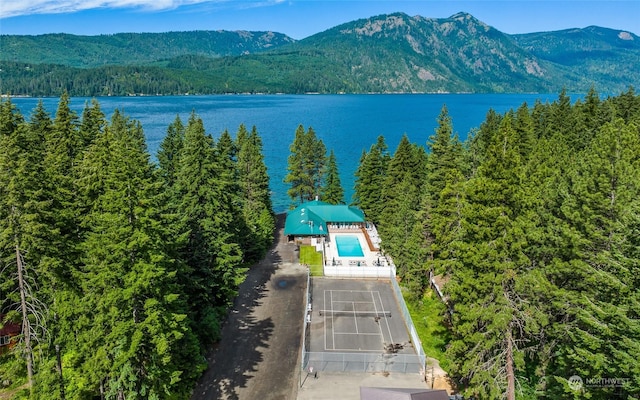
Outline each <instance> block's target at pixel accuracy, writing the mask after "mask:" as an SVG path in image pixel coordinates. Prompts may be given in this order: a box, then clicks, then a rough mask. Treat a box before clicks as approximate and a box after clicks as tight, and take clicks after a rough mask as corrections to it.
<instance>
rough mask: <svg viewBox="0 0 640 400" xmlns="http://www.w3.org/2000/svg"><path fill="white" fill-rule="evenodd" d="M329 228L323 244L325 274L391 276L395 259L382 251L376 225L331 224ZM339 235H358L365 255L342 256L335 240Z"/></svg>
mask: <svg viewBox="0 0 640 400" xmlns="http://www.w3.org/2000/svg"><path fill="white" fill-rule="evenodd" d="M327 229H328V232H329V238H328V239H327V240H325V241H324V244H323V247H324V264H325V275H327V276H361V277H367V276H370V277H389V276H390V275H391V272H392V271H391V269H395V267H394V265H393V261H392V260H391V259H390V258H389V257H388V256H386V255H384V254H383V253H382V252H381V251H380V238H379V236H378V232H377V231H376V229H375V227H373V226H369V227H368V228H362V227H359V226H347V227H344V226H343V227H335V226H333V225H329V226H327ZM337 236H355V237H357V238H358V241H359V242H360V247H361V248H362V252H363V256H361V257H358V256H347V257H341V256H340V254H339V253H338V248H337V246H336V241H335V238H336V237H337ZM394 272H395V271H394Z"/></svg>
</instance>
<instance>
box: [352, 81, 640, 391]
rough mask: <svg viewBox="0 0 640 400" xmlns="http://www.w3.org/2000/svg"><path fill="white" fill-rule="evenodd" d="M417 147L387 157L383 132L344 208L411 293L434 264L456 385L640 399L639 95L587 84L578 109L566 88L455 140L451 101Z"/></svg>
mask: <svg viewBox="0 0 640 400" xmlns="http://www.w3.org/2000/svg"><path fill="white" fill-rule="evenodd" d="M426 144H427V146H426V149H425V148H424V147H423V146H421V145H417V144H412V143H409V141H408V139H407V138H406V137H404V138H403V139H402V140H401V141H400V143H399V145H398V147H397V148H396V150H395V152H394V153H393V154H391V153H390V152H389V151H388V149H387V146H386V144H385V142H384V137H380V138H378V141H377V143H375V144H373V145H372V146H371V148H370V149H369V150H368V151H365V152H364V153H363V154H362V157H361V160H360V164H359V167H358V169H357V171H356V183H355V195H354V203H355V204H356V205H358V206H360V207H361V208H362V209H363V210H364V211H365V214H366V215H367V217H368V218H369V219H370V220H372V221H374V222H375V223H377V224H378V228H379V232H380V235H381V238H382V244H383V247H384V249H385V250H386V251H387V252H388V253H390V254H391V255H392V256H393V258H394V260H395V263H396V265H397V266H398V275H399V276H400V278H401V279H402V283H403V285H404V286H405V287H407V288H408V289H410V291H411V293H413V295H414V296H415V297H416V298H420V297H421V296H422V294H423V293H424V291H425V290H427V289H428V286H429V281H428V278H429V273H430V272H431V273H433V274H435V275H440V276H442V277H443V280H444V281H445V282H447V283H446V284H445V286H444V294H445V299H446V302H447V304H448V308H449V312H447V313H446V315H445V316H444V317H445V318H446V320H447V321H448V324H449V330H450V334H451V339H450V341H449V342H448V344H447V349H446V353H445V354H446V357H447V358H448V360H447V361H448V362H447V364H448V365H449V366H450V371H449V373H450V375H451V377H452V378H453V379H454V381H455V382H456V384H457V385H458V387H459V388H460V389H461V390H462V391H463V392H464V393H465V394H466V395H468V396H471V397H473V398H478V399H501V398H507V399H515V398H519V399H534V398H553V399H559V398H566V399H568V398H571V399H574V398H575V399H578V398H591V399H612V398H620V399H623V398H624V399H632V398H638V396H640V362H638V360H640V347H639V346H638V344H639V343H640V252H639V251H638V249H639V248H640V247H639V245H640V229H639V227H640V212H639V211H640V96H638V95H636V94H635V93H634V90H633V89H629V90H628V91H626V92H624V93H622V94H620V95H618V96H616V97H608V98H605V99H602V98H600V96H598V94H597V93H596V92H595V91H594V90H591V91H590V92H589V93H588V94H587V95H586V97H585V98H584V99H582V100H578V101H576V102H575V103H574V104H572V103H571V101H570V98H569V97H568V96H567V95H566V93H565V92H564V91H563V92H562V93H561V94H560V95H559V97H558V99H557V100H556V101H554V102H552V103H545V104H543V103H541V102H536V103H535V104H533V105H532V106H529V105H528V104H526V103H525V104H522V105H521V106H520V107H519V108H518V109H517V110H510V111H508V112H506V113H504V114H498V113H496V112H495V111H493V110H490V111H489V112H488V113H487V116H486V119H485V121H484V122H483V123H482V125H481V126H480V128H479V129H477V130H476V131H475V132H473V134H472V135H470V137H469V139H468V140H467V141H466V142H464V143H461V142H460V141H459V140H458V139H457V135H455V134H454V131H453V124H452V120H451V118H450V116H449V114H448V112H447V109H446V106H445V107H443V108H442V112H441V113H440V116H439V117H438V127H437V129H436V131H435V133H434V134H433V135H432V136H431V137H430V138H429V139H428V141H427V143H426ZM573 376H579V377H581V378H582V379H583V382H584V384H583V385H582V386H580V385H576V384H574V382H572V381H571V380H570V378H571V377H573ZM606 378H610V381H609V383H606V381H598V379H606ZM589 379H592V380H594V379H595V382H596V383H597V382H605V383H606V384H595V385H593V384H591V385H589V384H588V383H589ZM615 379H617V380H615ZM614 380H615V381H614ZM611 382H613V383H611Z"/></svg>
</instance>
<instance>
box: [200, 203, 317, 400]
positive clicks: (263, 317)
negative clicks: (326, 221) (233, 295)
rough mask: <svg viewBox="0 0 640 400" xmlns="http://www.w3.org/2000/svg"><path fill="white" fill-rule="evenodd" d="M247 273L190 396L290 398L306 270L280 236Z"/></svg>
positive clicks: (212, 399)
mask: <svg viewBox="0 0 640 400" xmlns="http://www.w3.org/2000/svg"><path fill="white" fill-rule="evenodd" d="M283 226H284V215H279V216H278V229H277V232H276V243H275V244H274V247H273V248H272V249H271V250H270V251H269V253H268V254H267V256H266V257H265V258H264V259H263V260H262V261H261V262H260V263H258V264H256V265H254V266H253V267H252V268H251V269H250V270H249V272H248V276H247V279H246V280H245V282H244V283H243V284H242V285H240V289H239V295H238V297H237V299H236V301H235V307H234V309H233V310H232V312H231V313H230V314H229V317H228V318H227V321H226V322H225V325H224V327H223V329H222V339H221V340H220V342H219V343H218V344H217V346H216V347H215V348H214V349H213V350H212V351H211V352H210V354H209V355H208V357H207V360H208V361H209V369H208V370H207V371H206V372H205V374H204V375H203V377H202V379H201V380H200V382H199V383H198V385H197V386H196V388H195V389H194V392H193V396H192V400H217V399H237V400H243V399H265V400H266V399H274V400H275V399H278V400H295V399H296V395H297V391H298V386H299V384H298V382H299V375H298V365H299V358H300V345H301V342H300V341H301V335H302V327H303V323H304V304H305V302H304V293H305V289H306V284H307V270H306V268H304V267H301V266H300V265H299V264H298V254H297V251H296V246H295V245H293V244H288V243H286V238H285V237H283V235H282V229H283Z"/></svg>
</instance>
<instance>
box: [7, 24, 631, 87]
mask: <svg viewBox="0 0 640 400" xmlns="http://www.w3.org/2000/svg"><path fill="white" fill-rule="evenodd" d="M2 42H3V45H2V52H1V53H0V68H1V69H2V72H1V74H2V82H1V87H0V91H1V92H2V93H3V94H12V95H30V96H58V95H60V94H61V93H62V92H63V91H65V90H66V91H67V92H68V93H69V94H70V95H72V96H109V95H140V94H144V95H177V94H187V93H189V94H216V93H309V92H313V93H439V92H472V93H503V92H512V93H513V92H545V93H549V92H559V91H560V90H561V89H562V88H566V89H567V90H568V91H571V92H582V93H586V92H587V91H588V90H589V89H590V88H591V87H595V88H596V89H597V90H599V91H601V92H603V91H607V92H608V93H614V94H617V93H620V92H622V91H624V90H626V89H627V88H628V87H629V86H637V85H638V84H639V83H640V70H638V69H637V68H636V66H637V65H639V64H640V38H639V37H638V36H636V35H635V34H633V33H631V32H627V31H621V30H615V29H609V28H602V27H596V26H590V27H587V28H584V29H566V30H561V31H553V32H539V33H530V34H518V35H510V34H506V33H503V32H500V31H499V30H497V29H495V28H492V27H491V26H489V25H487V24H485V23H483V22H481V21H479V20H477V19H476V18H474V17H473V16H472V15H470V14H467V13H458V14H455V15H453V16H451V17H449V18H439V19H434V18H425V17H421V16H414V17H411V16H409V15H407V14H404V13H394V14H385V15H379V16H375V17H371V18H366V19H360V20H356V21H352V22H348V23H345V24H342V25H339V26H336V27H334V28H331V29H328V30H326V31H324V32H320V33H317V34H315V35H312V36H310V37H307V38H305V39H302V40H299V41H296V40H294V39H292V38H290V37H288V36H286V35H285V34H282V33H274V32H245V31H237V32H230V31H193V32H166V33H120V34H114V35H99V36H76V35H69V34H49V35H39V36H19V35H3V36H2Z"/></svg>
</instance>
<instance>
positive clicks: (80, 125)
mask: <svg viewBox="0 0 640 400" xmlns="http://www.w3.org/2000/svg"><path fill="white" fill-rule="evenodd" d="M30 115H31V116H30V117H29V118H25V117H24V116H23V114H22V112H21V111H20V110H17V109H16V108H15V106H14V105H13V104H12V102H11V101H10V100H3V101H2V102H1V103H0V310H1V312H0V314H1V318H2V320H1V321H0V322H1V323H2V324H14V325H18V326H21V327H22V334H21V335H19V336H16V337H14V338H13V339H12V341H13V343H14V344H15V346H13V347H12V348H10V350H8V351H5V352H3V353H2V354H0V377H2V384H3V385H10V386H11V387H14V388H15V387H18V388H20V387H22V388H23V389H22V390H21V391H18V392H17V394H16V395H15V398H31V399H47V400H49V399H96V398H103V399H104V398H107V399H185V398H188V397H189V396H190V393H191V390H192V388H193V386H194V383H195V381H196V380H197V379H198V378H199V376H200V374H201V373H202V371H203V370H204V369H206V368H207V363H206V360H205V358H204V356H203V355H204V354H205V350H206V349H207V348H208V347H209V346H210V345H211V344H212V343H214V342H215V341H216V340H217V339H218V335H219V333H220V324H221V321H222V320H223V318H224V317H225V315H226V313H227V309H228V306H229V304H230V302H231V301H232V300H233V298H234V297H235V294H236V289H237V287H238V285H239V284H240V283H241V282H242V281H243V279H244V276H245V272H246V268H247V267H248V266H249V265H250V264H251V263H253V262H255V261H256V260H258V259H260V258H261V257H262V256H263V255H264V253H265V251H266V250H267V248H268V247H270V246H271V244H272V241H273V230H274V215H273V212H272V210H271V200H270V197H269V178H268V176H267V173H266V167H265V164H264V160H263V154H262V141H261V138H260V136H259V134H258V132H257V130H256V129H255V128H254V129H252V130H247V129H246V127H245V126H240V127H239V128H238V131H237V134H236V135H235V138H233V137H232V136H231V135H230V134H229V133H228V132H223V133H222V135H221V136H220V138H219V139H218V140H217V141H214V140H213V139H212V137H211V136H210V135H208V134H206V133H205V127H204V126H203V123H202V120H201V119H200V118H199V117H198V116H197V115H196V114H195V113H194V114H192V115H191V116H190V118H189V120H188V121H186V124H185V123H183V121H181V120H180V119H179V118H176V120H175V121H174V122H173V123H172V124H171V125H170V126H169V127H168V129H167V135H166V138H165V139H164V141H163V142H162V144H161V148H160V150H159V152H158V155H157V159H158V164H157V165H155V164H153V163H152V162H151V161H150V155H149V154H148V152H147V148H146V144H145V138H144V134H143V127H142V126H141V125H140V123H138V122H137V121H134V120H131V119H129V118H128V117H126V116H125V115H123V114H122V113H121V112H119V111H115V112H114V114H113V116H112V117H111V119H110V120H107V119H106V116H105V115H104V114H103V112H102V111H101V110H100V105H99V103H98V102H97V101H93V102H92V103H91V104H87V106H86V108H85V110H84V112H83V113H82V115H81V116H78V115H75V114H74V113H73V112H72V111H71V110H70V109H69V98H68V96H67V95H66V94H64V95H63V96H62V97H61V98H60V102H59V106H58V109H57V111H56V112H55V116H54V117H51V116H50V114H49V112H48V110H45V109H44V108H43V106H42V103H40V104H39V106H38V107H37V108H36V109H35V110H33V112H32V113H31V114H30ZM6 348H7V347H3V349H6Z"/></svg>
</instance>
